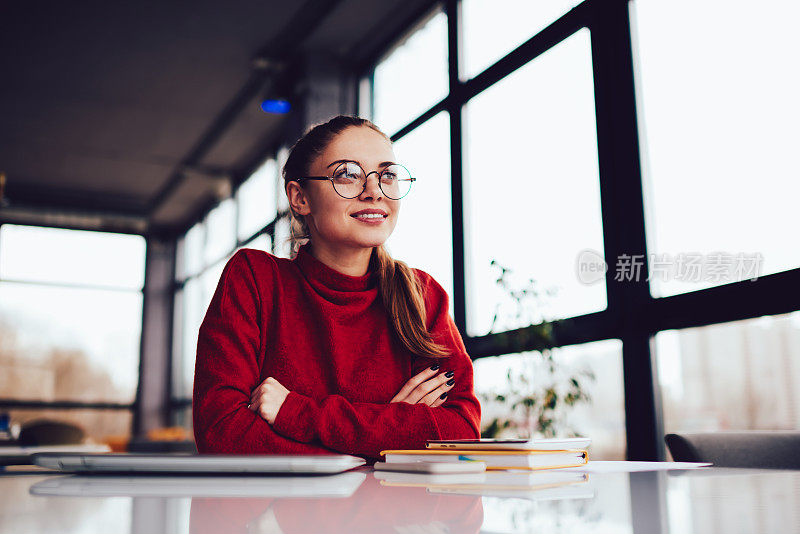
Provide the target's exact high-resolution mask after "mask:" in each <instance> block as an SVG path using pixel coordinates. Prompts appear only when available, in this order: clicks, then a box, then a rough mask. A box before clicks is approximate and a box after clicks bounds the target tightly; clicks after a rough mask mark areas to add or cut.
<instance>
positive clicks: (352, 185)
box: [331, 162, 412, 200]
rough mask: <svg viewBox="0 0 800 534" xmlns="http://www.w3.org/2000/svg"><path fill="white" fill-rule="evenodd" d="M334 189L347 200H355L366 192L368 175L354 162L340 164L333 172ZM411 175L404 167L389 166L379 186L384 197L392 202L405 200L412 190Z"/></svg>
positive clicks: (382, 173) (381, 174) (381, 176)
mask: <svg viewBox="0 0 800 534" xmlns="http://www.w3.org/2000/svg"><path fill="white" fill-rule="evenodd" d="M331 178H332V182H333V188H334V189H335V190H336V192H337V193H339V195H341V196H343V197H345V198H355V197H357V196H358V195H360V194H361V192H362V191H364V184H365V183H366V181H367V177H366V173H365V172H364V169H362V168H361V166H360V165H358V164H356V163H352V162H345V163H342V164H340V165H339V166H338V167H336V169H335V170H334V171H333V176H332V177H331ZM411 183H412V180H411V173H409V172H408V169H406V168H405V167H403V166H402V165H389V166H388V167H385V168H384V169H383V171H381V173H380V179H379V180H378V185H379V186H380V188H381V191H382V192H383V194H384V195H386V196H387V197H389V198H391V199H392V200H398V199H401V198H403V197H404V196H406V195H407V194H408V192H409V191H410V190H411Z"/></svg>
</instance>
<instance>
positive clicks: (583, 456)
mask: <svg viewBox="0 0 800 534" xmlns="http://www.w3.org/2000/svg"><path fill="white" fill-rule="evenodd" d="M381 455H382V456H385V457H386V462H387V463H391V462H460V461H467V462H469V461H474V462H486V466H487V467H486V468H487V469H558V468H562V467H578V466H581V465H584V464H585V463H586V462H588V461H589V455H588V453H587V452H586V451H585V450H580V449H567V450H561V451H535V450H530V451H512V450H502V451H487V450H481V451H455V450H441V451H440V450H432V449H421V450H389V451H381Z"/></svg>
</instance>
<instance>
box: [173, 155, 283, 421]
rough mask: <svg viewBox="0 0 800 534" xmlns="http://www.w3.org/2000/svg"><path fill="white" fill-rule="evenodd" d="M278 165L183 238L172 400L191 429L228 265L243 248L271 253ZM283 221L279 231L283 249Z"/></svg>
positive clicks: (261, 171)
mask: <svg viewBox="0 0 800 534" xmlns="http://www.w3.org/2000/svg"><path fill="white" fill-rule="evenodd" d="M277 193H278V166H277V164H276V162H275V160H274V159H268V160H267V161H266V162H265V163H264V164H263V165H261V166H260V167H259V168H258V169H256V170H255V171H254V172H253V174H252V175H250V177H249V178H248V179H247V180H245V181H244V182H243V183H242V184H241V185H240V186H239V188H238V189H237V191H236V194H235V195H234V197H233V198H229V199H225V200H223V201H222V202H220V203H219V204H218V205H217V206H216V207H215V208H214V209H212V210H211V211H209V212H208V214H207V215H206V216H205V217H204V218H203V220H201V221H199V222H198V223H197V224H195V225H194V226H192V227H191V228H190V229H189V230H188V231H187V232H186V234H185V235H184V236H183V237H182V238H181V239H179V240H178V246H177V252H176V255H177V258H176V284H177V289H176V291H175V307H174V310H175V311H174V313H175V316H174V321H173V323H174V331H173V343H172V352H173V361H172V377H173V379H172V398H173V400H174V401H175V402H176V405H175V406H173V408H174V409H175V411H174V412H173V415H174V422H175V423H178V424H185V425H187V426H188V425H189V424H190V422H191V417H189V414H188V413H187V412H186V411H185V406H186V405H187V404H188V401H189V399H190V398H191V396H192V385H193V382H194V362H195V356H196V350H197V335H198V332H199V330H200V325H201V324H202V322H203V318H204V317H205V314H206V310H207V309H208V305H209V303H210V302H211V298H212V297H213V296H214V292H215V291H216V288H217V285H219V280H220V277H221V275H222V271H223V269H224V268H225V264H226V263H227V262H228V260H230V258H231V257H232V256H233V254H234V253H235V252H236V250H238V249H239V248H242V247H246V248H255V249H258V250H264V251H266V252H270V253H272V252H273V251H274V250H275V249H274V248H273V235H271V234H270V233H269V230H268V228H267V226H268V225H269V224H270V223H272V222H273V221H274V220H275V217H276V215H277V213H278V198H280V197H279V196H277ZM282 220H284V219H281V220H279V221H278V223H277V224H276V227H275V230H274V232H275V234H276V235H275V238H276V239H275V243H276V247H275V248H278V246H277V245H278V241H279V240H280V237H279V235H278V234H279V232H280V229H279V227H280V225H281V221H282Z"/></svg>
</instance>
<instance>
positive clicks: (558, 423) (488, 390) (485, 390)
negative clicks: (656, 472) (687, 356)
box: [474, 339, 625, 460]
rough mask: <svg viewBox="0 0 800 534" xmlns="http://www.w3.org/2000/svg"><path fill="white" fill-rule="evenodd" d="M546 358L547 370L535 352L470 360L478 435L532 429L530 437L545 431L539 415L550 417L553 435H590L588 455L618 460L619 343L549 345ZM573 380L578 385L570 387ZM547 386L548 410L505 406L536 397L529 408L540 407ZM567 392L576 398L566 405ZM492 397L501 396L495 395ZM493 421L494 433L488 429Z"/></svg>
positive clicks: (621, 455)
mask: <svg viewBox="0 0 800 534" xmlns="http://www.w3.org/2000/svg"><path fill="white" fill-rule="evenodd" d="M552 356H553V362H554V369H555V370H554V372H553V373H550V371H549V369H548V363H547V360H546V358H544V357H543V355H542V353H540V352H538V351H531V352H523V353H517V354H507V355H505V356H494V357H489V358H480V359H478V360H475V362H474V367H475V392H476V393H477V394H478V395H479V398H480V400H481V407H482V411H483V413H482V421H481V429H482V432H483V434H484V435H485V436H487V437H488V436H491V437H528V436H529V435H530V429H533V431H534V435H536V436H542V435H545V434H544V432H543V429H542V427H541V426H539V425H538V424H537V423H536V420H537V419H538V416H539V415H540V413H541V414H542V415H543V416H544V417H545V419H546V420H550V421H552V430H553V431H554V434H555V435H556V436H568V435H571V434H575V435H579V436H588V437H590V438H592V445H591V447H590V449H589V452H590V454H591V457H592V458H593V459H595V460H624V459H625V392H624V386H623V376H622V342H621V341H619V340H616V339H610V340H605V341H597V342H594V343H585V344H582V345H571V346H568V347H562V348H556V349H553V350H552ZM509 373H510V375H511V377H510V379H509ZM573 378H574V379H575V380H576V381H577V382H578V385H579V389H576V388H574V387H572V386H571V384H570V380H571V379H573ZM548 389H552V390H553V391H554V392H555V393H556V395H557V399H558V400H557V404H556V408H555V410H554V411H546V412H544V411H543V412H540V411H539V410H538V408H534V409H532V410H531V411H530V412H529V413H527V414H526V413H525V412H524V411H523V410H521V409H520V408H518V409H516V410H512V409H511V407H510V404H511V403H512V402H516V401H519V400H521V399H523V398H525V397H531V398H534V399H536V404H535V406H541V405H542V403H541V401H542V400H543V399H544V398H545V396H546V392H547V390H548ZM569 393H572V394H573V395H579V396H580V399H579V400H577V401H576V402H575V403H574V405H572V406H569V405H568V404H567V403H566V402H565V399H566V398H567V395H568V394H569ZM498 395H502V396H504V397H505V399H498V398H497V396H498ZM584 396H587V397H588V399H586V398H584ZM528 418H532V419H528ZM506 422H508V426H505V425H506ZM493 423H494V424H495V425H496V428H497V430H496V431H493V430H491V427H492V426H493Z"/></svg>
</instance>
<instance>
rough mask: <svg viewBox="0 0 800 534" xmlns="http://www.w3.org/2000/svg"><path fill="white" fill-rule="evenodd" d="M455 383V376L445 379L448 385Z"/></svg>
mask: <svg viewBox="0 0 800 534" xmlns="http://www.w3.org/2000/svg"><path fill="white" fill-rule="evenodd" d="M455 383H456V379H455V378H451V379H450V380H448V381H447V385H448V386H452V385H453V384H455Z"/></svg>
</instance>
